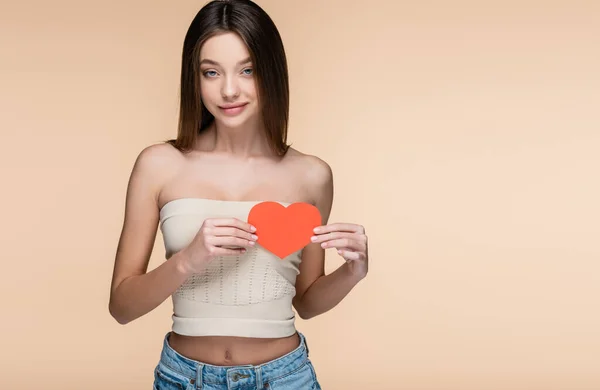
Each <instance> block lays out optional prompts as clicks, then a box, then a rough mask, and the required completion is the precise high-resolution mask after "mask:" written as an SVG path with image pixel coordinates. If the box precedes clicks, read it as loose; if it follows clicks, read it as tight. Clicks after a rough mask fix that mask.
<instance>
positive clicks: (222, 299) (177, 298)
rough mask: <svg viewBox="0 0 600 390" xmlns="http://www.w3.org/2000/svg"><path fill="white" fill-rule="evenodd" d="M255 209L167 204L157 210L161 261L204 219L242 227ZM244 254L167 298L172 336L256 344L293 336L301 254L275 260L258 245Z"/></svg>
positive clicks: (216, 262)
mask: <svg viewBox="0 0 600 390" xmlns="http://www.w3.org/2000/svg"><path fill="white" fill-rule="evenodd" d="M257 203H259V202H258V201H226V200H214V199H203V198H179V199H175V200H172V201H170V202H167V203H166V204H165V205H164V206H163V207H162V209H161V210H160V230H161V232H162V235H163V240H164V244H165V250H166V258H169V257H170V256H171V255H172V254H173V253H176V252H178V251H180V250H181V249H183V248H185V247H186V246H187V245H188V244H189V243H190V242H191V241H192V240H193V239H194V237H195V236H196V234H197V233H198V230H199V229H200V227H201V226H202V223H203V222H204V219H206V218H223V217H225V218H227V217H236V218H238V219H241V220H242V221H247V218H248V214H249V212H250V209H251V208H252V206H254V205H255V204H257ZM278 203H280V204H282V205H284V206H288V205H289V203H285V202H278ZM257 233H258V232H257ZM247 249H248V250H247V251H246V253H244V254H241V255H235V256H218V257H216V258H215V259H213V260H212V261H211V262H210V263H209V265H208V267H207V268H206V270H205V272H204V273H202V274H195V275H192V276H191V277H189V278H188V279H187V280H186V281H185V282H184V283H183V284H182V285H181V286H180V287H179V288H178V289H177V290H176V291H175V292H174V293H173V295H172V296H171V298H172V301H173V316H172V320H173V324H172V330H173V331H174V332H175V333H179V334H182V335H188V336H209V335H210V336H239V337H259V338H274V337H286V336H290V335H292V334H294V332H295V331H296V329H295V324H294V320H295V316H294V311H293V309H292V298H293V297H294V295H295V294H296V289H295V283H296V276H297V275H298V273H299V265H300V260H301V258H300V255H301V252H302V250H299V251H297V252H295V253H292V254H291V255H289V256H287V257H286V258H284V259H280V258H278V257H277V256H275V255H273V254H272V253H271V252H269V251H267V250H265V249H264V248H262V247H261V246H260V245H259V244H258V243H257V244H256V245H255V246H254V247H248V248H247Z"/></svg>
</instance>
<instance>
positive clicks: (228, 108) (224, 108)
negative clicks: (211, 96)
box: [219, 103, 248, 110]
mask: <svg viewBox="0 0 600 390" xmlns="http://www.w3.org/2000/svg"><path fill="white" fill-rule="evenodd" d="M246 104H248V103H242V104H238V105H237V106H231V107H223V106H219V108H221V109H223V110H231V109H234V108H240V107H243V106H245V105H246Z"/></svg>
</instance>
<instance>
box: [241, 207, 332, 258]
mask: <svg viewBox="0 0 600 390" xmlns="http://www.w3.org/2000/svg"><path fill="white" fill-rule="evenodd" d="M248 223H249V224H251V225H253V226H254V227H256V233H255V234H256V235H257V236H258V240H257V242H258V243H259V244H260V245H262V247H263V248H265V249H267V250H268V251H270V252H271V253H273V254H274V255H276V256H277V257H279V258H281V259H283V258H284V257H286V256H288V255H290V254H292V253H294V252H296V251H297V250H300V249H302V248H304V247H305V246H306V245H307V244H309V243H310V242H311V241H310V237H312V236H313V235H314V233H313V229H314V228H315V227H317V226H320V225H321V213H320V212H319V209H318V208H316V207H315V206H313V205H311V204H309V203H304V202H298V203H292V204H291V205H289V206H288V207H285V206H283V205H282V204H280V203H277V202H261V203H258V204H256V205H254V206H253V207H252V209H250V212H249V214H248Z"/></svg>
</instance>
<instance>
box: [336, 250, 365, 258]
mask: <svg viewBox="0 0 600 390" xmlns="http://www.w3.org/2000/svg"><path fill="white" fill-rule="evenodd" d="M337 252H338V254H340V255H341V256H342V257H343V258H344V259H346V261H358V260H361V259H362V253H361V252H354V251H350V250H348V249H338V251H337Z"/></svg>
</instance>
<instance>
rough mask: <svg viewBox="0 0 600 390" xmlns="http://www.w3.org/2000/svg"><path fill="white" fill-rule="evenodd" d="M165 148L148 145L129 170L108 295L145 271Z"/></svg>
mask: <svg viewBox="0 0 600 390" xmlns="http://www.w3.org/2000/svg"><path fill="white" fill-rule="evenodd" d="M165 147H169V148H170V147H171V146H170V145H163V144H157V145H151V146H148V147H146V148H145V149H144V150H142V151H141V152H140V154H139V155H138V157H137V159H136V161H135V163H134V165H133V169H132V171H131V174H130V177H129V182H128V185H127V194H126V199H125V215H124V220H123V227H122V230H121V235H120V238H119V242H118V245H117V251H116V255H115V263H114V270H113V277H112V282H111V290H110V296H111V301H112V298H113V294H114V292H115V290H116V289H117V287H118V286H119V284H120V283H121V282H122V281H123V280H125V279H127V278H129V277H131V276H134V275H141V274H144V273H146V271H147V269H148V263H149V261H150V255H151V254H152V248H153V247H154V241H155V239H156V234H157V228H158V222H159V210H158V193H159V191H160V174H159V172H160V171H159V167H160V165H161V164H162V163H164V161H163V160H164V157H165V153H166V152H167V150H166V148H165Z"/></svg>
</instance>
